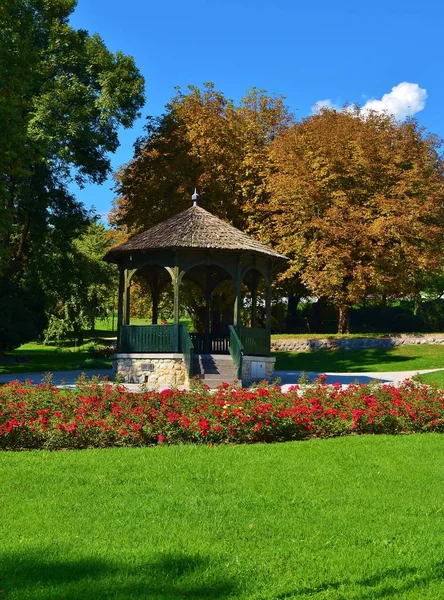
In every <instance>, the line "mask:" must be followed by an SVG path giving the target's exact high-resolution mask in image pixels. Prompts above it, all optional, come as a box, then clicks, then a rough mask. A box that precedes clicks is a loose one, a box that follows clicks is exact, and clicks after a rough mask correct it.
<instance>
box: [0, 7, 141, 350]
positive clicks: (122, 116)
mask: <svg viewBox="0 0 444 600" xmlns="http://www.w3.org/2000/svg"><path fill="white" fill-rule="evenodd" d="M75 5H76V2H75V1H74V0H3V1H2V2H1V3H0V277H5V278H7V279H8V280H11V281H12V282H13V283H14V284H15V289H16V291H17V300H16V302H17V305H20V294H21V293H23V291H24V290H27V289H28V288H29V286H30V285H31V284H30V282H33V284H32V285H33V287H34V288H36V289H37V290H38V295H40V294H41V293H42V292H43V293H44V295H45V297H46V298H47V299H51V298H53V295H54V288H55V287H57V285H59V282H58V281H57V278H56V273H57V267H56V268H55V269H54V268H53V267H54V264H53V262H52V260H51V257H52V256H55V257H57V255H62V256H63V255H68V254H69V252H70V251H71V248H72V241H73V240H74V239H76V238H77V237H78V235H80V234H81V233H82V231H84V230H85V228H86V226H87V225H88V223H89V221H90V217H89V215H88V214H87V213H86V211H85V209H84V207H83V206H82V205H81V204H80V203H79V202H78V201H77V200H76V199H75V198H74V197H73V196H72V195H70V194H69V193H68V191H67V185H68V183H69V182H70V181H71V180H72V178H74V179H75V180H76V181H77V182H78V183H80V184H82V183H84V182H86V181H94V182H101V181H104V179H105V178H106V176H107V174H108V172H109V170H110V160H109V153H110V152H114V151H115V150H116V148H117V146H118V137H117V133H118V129H119V127H120V126H122V125H123V126H124V127H130V126H131V124H132V123H133V121H134V119H135V117H136V116H137V111H138V109H139V108H140V107H141V105H142V104H143V79H142V77H141V75H140V73H139V71H138V69H137V67H136V66H135V64H134V61H133V59H132V58H131V57H128V56H125V55H123V54H122V53H120V52H118V53H116V54H112V53H111V52H109V51H108V50H107V48H106V46H105V45H104V43H103V41H102V40H101V38H100V37H99V36H98V35H93V36H90V35H89V34H88V32H86V31H84V30H75V29H73V28H72V27H70V25H69V16H70V14H71V13H72V11H73V10H74V8H75ZM54 260H55V261H57V258H55V259H54ZM67 262H69V260H68V261H67ZM68 272H69V269H68ZM64 281H65V278H63V279H62V281H61V284H62V285H63V283H64ZM0 293H1V290H0ZM4 293H5V294H6V292H4ZM10 294H11V292H10V291H9V292H8V293H7V294H6V297H5V298H4V299H3V300H1V302H3V303H6V304H8V302H9V301H10V300H8V298H10ZM42 309H43V305H42V306H41V314H42ZM20 326H21V325H20V324H19V323H17V327H20ZM40 329H41V325H39V326H38V327H36V331H37V332H38V331H39V330H40ZM8 331H9V332H10V333H8V334H6V332H5V339H6V335H8V338H9V341H8V342H7V343H8V345H11V344H15V343H16V342H14V341H13V340H14V339H18V338H20V337H21V336H20V335H19V336H17V338H16V337H15V334H14V332H13V331H11V330H10V329H8Z"/></svg>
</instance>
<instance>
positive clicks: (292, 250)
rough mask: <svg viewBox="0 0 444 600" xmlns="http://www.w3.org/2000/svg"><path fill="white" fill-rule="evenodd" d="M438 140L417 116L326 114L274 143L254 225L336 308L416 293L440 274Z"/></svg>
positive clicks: (344, 313) (290, 273) (343, 314)
mask: <svg viewBox="0 0 444 600" xmlns="http://www.w3.org/2000/svg"><path fill="white" fill-rule="evenodd" d="M440 145H441V141H440V140H438V139H437V138H436V137H434V136H431V135H426V134H425V133H424V131H423V130H422V129H421V128H420V127H418V124H417V123H416V122H415V121H414V120H410V121H407V122H404V123H400V122H397V121H395V120H394V119H393V118H392V117H391V116H389V115H384V114H377V113H375V112H371V113H368V114H362V113H361V112H360V111H359V109H357V108H356V109H350V108H348V109H345V110H342V111H335V110H323V111H322V112H321V113H320V114H316V115H313V116H311V117H309V118H307V119H304V120H303V121H301V122H300V123H295V124H293V125H292V126H291V127H290V128H288V129H286V130H283V131H281V132H280V133H279V135H278V136H277V137H276V139H275V140H274V142H273V146H272V150H271V156H272V163H273V167H272V171H271V173H270V178H269V185H270V200H269V202H267V203H266V204H264V205H263V206H262V208H261V211H260V214H259V215H258V219H259V220H261V221H262V229H261V230H262V232H263V235H264V236H265V238H267V239H268V241H269V242H270V243H274V244H275V247H276V249H277V250H278V251H280V252H282V253H283V254H285V255H287V256H289V257H291V263H290V266H289V268H288V269H287V271H286V272H285V273H284V274H283V280H286V279H288V280H293V279H294V278H295V277H298V276H300V277H301V279H302V282H303V283H304V284H305V285H306V286H307V287H308V288H309V290H310V291H311V293H312V294H313V295H316V296H318V297H327V298H329V299H330V300H331V301H332V302H333V303H334V304H335V306H336V307H337V308H338V310H339V332H340V333H343V332H345V331H346V330H347V317H348V312H349V309H350V307H351V306H352V305H353V304H354V303H360V302H361V301H362V300H363V299H364V298H365V297H368V296H383V295H385V296H389V297H390V296H392V297H394V296H395V297H400V296H406V295H408V296H415V295H418V294H419V292H420V290H421V287H422V286H423V284H424V282H425V281H426V280H427V279H428V278H429V277H430V274H431V273H433V272H438V271H439V269H440V268H441V264H442V258H441V251H442V243H443V232H444V229H443V224H444V219H443V218H444V203H443V198H444V186H443V166H444V164H443V161H442V159H441V158H440V155H439V154H438V149H439V147H440Z"/></svg>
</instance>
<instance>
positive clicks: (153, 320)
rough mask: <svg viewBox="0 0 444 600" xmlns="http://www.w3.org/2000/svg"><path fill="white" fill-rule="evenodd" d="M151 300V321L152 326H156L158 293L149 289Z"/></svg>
mask: <svg viewBox="0 0 444 600" xmlns="http://www.w3.org/2000/svg"><path fill="white" fill-rule="evenodd" d="M151 298H152V301H153V314H152V319H151V324H152V325H157V320H158V318H159V293H158V292H157V290H156V291H154V290H153V289H151Z"/></svg>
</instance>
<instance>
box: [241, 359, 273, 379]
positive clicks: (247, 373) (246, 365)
mask: <svg viewBox="0 0 444 600" xmlns="http://www.w3.org/2000/svg"><path fill="white" fill-rule="evenodd" d="M255 362H260V363H265V376H264V377H254V374H252V364H253V363H255ZM275 362H276V359H275V358H274V357H273V356H244V357H243V359H242V385H245V386H248V385H250V383H252V382H253V381H261V380H264V379H265V380H266V381H269V382H272V381H273V380H274V363H275Z"/></svg>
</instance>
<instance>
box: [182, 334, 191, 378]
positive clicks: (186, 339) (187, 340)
mask: <svg viewBox="0 0 444 600" xmlns="http://www.w3.org/2000/svg"><path fill="white" fill-rule="evenodd" d="M180 347H181V350H182V352H183V359H184V361H185V365H186V367H187V371H188V377H189V378H190V379H191V378H192V377H193V361H194V346H193V342H192V340H191V337H190V334H189V333H188V329H187V326H186V325H185V324H184V323H181V325H180Z"/></svg>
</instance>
